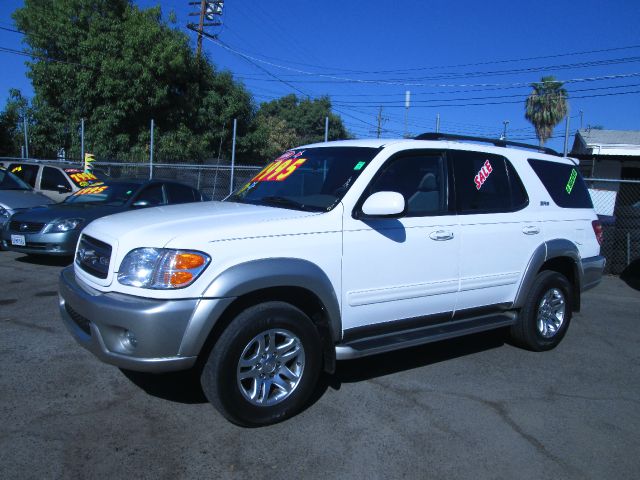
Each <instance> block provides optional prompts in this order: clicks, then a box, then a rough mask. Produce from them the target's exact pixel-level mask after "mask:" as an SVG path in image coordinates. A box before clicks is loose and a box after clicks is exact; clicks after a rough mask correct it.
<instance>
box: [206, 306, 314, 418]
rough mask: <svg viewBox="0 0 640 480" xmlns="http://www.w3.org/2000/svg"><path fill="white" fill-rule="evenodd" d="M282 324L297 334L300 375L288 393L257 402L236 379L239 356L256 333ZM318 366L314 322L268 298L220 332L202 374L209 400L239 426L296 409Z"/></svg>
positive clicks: (304, 398)
mask: <svg viewBox="0 0 640 480" xmlns="http://www.w3.org/2000/svg"><path fill="white" fill-rule="evenodd" d="M273 328H283V329H286V330H289V331H290V332H291V333H293V334H294V335H296V336H297V337H298V338H299V339H300V342H301V343H302V346H303V348H304V353H305V366H304V371H303V373H302V378H301V380H300V383H299V384H298V386H297V387H296V389H295V390H294V391H293V392H292V393H291V395H290V396H289V397H288V398H286V399H285V400H283V401H282V402H280V403H278V404H276V405H272V406H265V407H261V406H256V405H253V404H251V403H250V402H249V401H248V400H247V399H245V397H244V396H243V395H242V393H241V391H240V389H239V387H238V384H237V376H236V375H237V373H236V372H237V367H238V361H239V359H240V355H241V354H242V352H243V350H244V348H245V347H246V346H247V345H248V343H249V342H250V341H251V340H252V339H253V338H254V337H255V336H256V335H258V334H260V333H262V332H264V331H267V330H270V329H273ZM320 365H321V347H320V341H319V337H318V334H317V331H316V328H315V326H314V325H313V323H312V322H311V320H310V319H309V317H307V316H306V315H305V314H304V313H303V312H302V311H301V310H299V309H297V308H296V307H294V306H292V305H290V304H287V303H284V302H267V303H263V304H260V305H256V306H254V307H250V308H248V309H247V310H245V311H243V312H242V313H240V314H239V315H238V316H237V317H236V318H235V319H234V320H233V321H232V322H231V324H230V325H229V326H228V327H227V329H226V330H225V331H224V332H223V334H222V335H221V336H220V338H219V340H218V341H217V342H216V344H215V346H214V348H213V349H212V351H211V355H210V356H209V359H208V361H207V363H206V364H205V367H204V369H203V373H202V386H203V390H204V392H205V395H206V396H207V398H208V399H209V401H210V402H211V403H212V404H213V405H214V406H215V407H216V408H217V409H218V410H219V411H220V412H221V413H222V414H223V415H224V416H225V417H226V418H228V419H229V420H231V421H232V422H234V423H236V424H239V425H243V426H262V425H270V424H273V423H277V422H280V421H282V420H285V419H286V418H289V417H291V416H293V415H295V414H296V413H298V412H299V411H300V410H301V409H302V408H303V407H304V405H305V403H306V401H307V400H308V398H309V396H310V395H311V393H312V392H313V391H314V388H315V385H316V382H317V379H318V374H319V371H320Z"/></svg>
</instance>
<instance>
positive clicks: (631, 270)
mask: <svg viewBox="0 0 640 480" xmlns="http://www.w3.org/2000/svg"><path fill="white" fill-rule="evenodd" d="M620 280H622V281H623V282H624V283H626V284H627V285H629V286H630V287H631V288H633V289H634V290H640V258H637V259H635V260H634V261H633V262H631V263H630V264H629V265H628V266H627V268H625V269H624V270H623V271H622V273H621V274H620Z"/></svg>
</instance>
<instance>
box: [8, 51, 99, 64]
mask: <svg viewBox="0 0 640 480" xmlns="http://www.w3.org/2000/svg"><path fill="white" fill-rule="evenodd" d="M0 52H5V53H12V54H14V55H22V56H24V57H30V58H37V59H40V60H45V61H47V62H55V63H64V64H67V65H75V66H77V67H84V68H90V69H94V68H95V67H92V66H90V65H84V64H82V63H76V62H67V61H65V60H58V59H55V58H51V57H47V56H45V55H38V54H36V53H29V52H26V51H24V50H15V49H13V48H7V47H0Z"/></svg>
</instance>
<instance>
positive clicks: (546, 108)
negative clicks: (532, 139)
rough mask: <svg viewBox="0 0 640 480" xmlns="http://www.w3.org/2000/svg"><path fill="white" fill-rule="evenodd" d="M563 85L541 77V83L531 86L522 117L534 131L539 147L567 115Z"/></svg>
mask: <svg viewBox="0 0 640 480" xmlns="http://www.w3.org/2000/svg"><path fill="white" fill-rule="evenodd" d="M562 85H563V83H562V82H559V81H558V80H556V78H555V77H553V76H549V77H542V81H541V82H535V83H532V84H531V87H532V88H533V91H532V92H531V93H530V94H529V96H528V97H527V102H526V104H525V113H524V117H525V118H526V119H527V120H529V121H530V122H531V123H532V124H533V126H534V128H535V129H536V136H537V137H538V140H539V141H540V146H541V147H542V146H543V145H544V142H546V141H547V140H548V139H549V138H550V137H551V135H552V134H553V129H554V128H555V126H556V125H558V124H559V123H560V121H561V120H562V119H563V118H564V116H565V115H566V114H567V109H568V104H567V97H568V95H567V91H566V90H565V89H564V88H562Z"/></svg>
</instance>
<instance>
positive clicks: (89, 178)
mask: <svg viewBox="0 0 640 480" xmlns="http://www.w3.org/2000/svg"><path fill="white" fill-rule="evenodd" d="M64 171H65V173H66V174H67V175H69V178H70V179H71V181H72V182H73V183H75V184H76V186H78V187H86V186H89V185H92V184H94V183H96V182H99V181H100V180H99V179H98V177H96V176H95V175H94V174H93V173H92V172H84V171H82V170H80V169H78V168H65V169H64Z"/></svg>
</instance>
